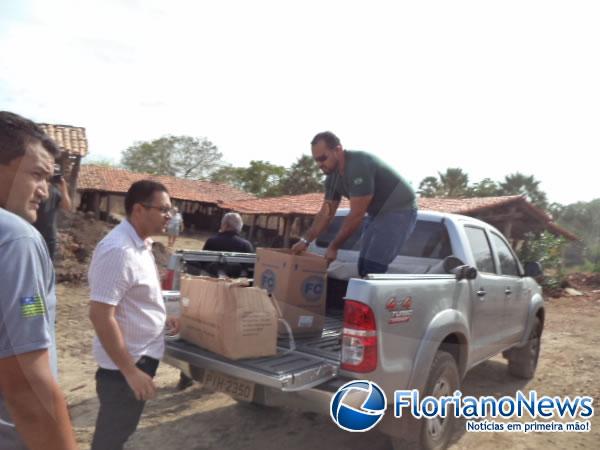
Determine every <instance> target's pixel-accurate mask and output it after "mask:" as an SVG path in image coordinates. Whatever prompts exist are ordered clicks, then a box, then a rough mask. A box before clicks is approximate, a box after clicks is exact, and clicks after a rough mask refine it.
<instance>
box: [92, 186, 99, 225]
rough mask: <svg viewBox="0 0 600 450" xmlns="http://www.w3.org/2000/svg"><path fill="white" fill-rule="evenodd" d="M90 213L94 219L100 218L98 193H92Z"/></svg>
mask: <svg viewBox="0 0 600 450" xmlns="http://www.w3.org/2000/svg"><path fill="white" fill-rule="evenodd" d="M92 211H94V217H95V218H96V219H99V218H100V192H98V191H94V193H93V194H92Z"/></svg>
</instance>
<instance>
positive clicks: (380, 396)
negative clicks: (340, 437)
mask: <svg viewBox="0 0 600 450" xmlns="http://www.w3.org/2000/svg"><path fill="white" fill-rule="evenodd" d="M386 408H387V400H386V398H385V394H384V393H383V391H382V390H381V388H380V387H379V386H377V384H375V383H373V382H372V381H368V380H358V381H351V382H350V383H346V384H345V385H343V386H342V387H341V388H339V389H338V391H337V392H336V393H335V395H334V396H333V398H332V399H331V408H330V415H331V419H332V420H333V421H334V422H335V423H336V424H337V426H338V427H340V428H341V429H343V430H346V431H369V430H370V429H371V428H373V427H374V426H375V425H377V423H379V421H380V420H381V418H382V417H383V415H384V414H385V411H386Z"/></svg>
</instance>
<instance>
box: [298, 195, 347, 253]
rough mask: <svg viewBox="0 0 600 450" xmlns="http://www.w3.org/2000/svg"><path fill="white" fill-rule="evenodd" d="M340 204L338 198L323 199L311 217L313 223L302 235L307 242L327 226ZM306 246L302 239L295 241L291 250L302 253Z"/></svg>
mask: <svg viewBox="0 0 600 450" xmlns="http://www.w3.org/2000/svg"><path fill="white" fill-rule="evenodd" d="M339 205H340V201H339V200H325V201H324V202H323V204H322V205H321V209H320V210H319V212H318V213H317V214H316V215H315V218H314V219H313V223H312V225H311V226H310V228H309V229H308V231H307V232H306V234H305V235H304V239H306V240H307V241H308V242H311V241H313V240H314V239H316V238H317V237H318V236H319V235H320V234H321V233H322V232H323V231H325V229H326V228H327V227H328V226H329V224H330V223H331V221H332V220H333V218H334V217H335V212H336V211H337V209H338V206H339ZM307 248H308V244H307V243H305V242H302V241H299V242H296V243H295V244H294V245H293V247H292V251H293V252H294V253H302V252H303V251H305V250H306V249H307Z"/></svg>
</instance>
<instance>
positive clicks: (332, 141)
mask: <svg viewBox="0 0 600 450" xmlns="http://www.w3.org/2000/svg"><path fill="white" fill-rule="evenodd" d="M319 141H323V142H325V145H327V148H330V149H332V150H333V149H334V148H336V147H337V146H338V145H340V138H338V137H337V136H336V135H335V134H333V133H332V132H331V131H323V132H321V133H318V134H317V135H316V136H315V137H314V138H313V140H312V141H310V145H315V144H316V143H317V142H319Z"/></svg>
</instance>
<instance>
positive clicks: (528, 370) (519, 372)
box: [506, 317, 543, 380]
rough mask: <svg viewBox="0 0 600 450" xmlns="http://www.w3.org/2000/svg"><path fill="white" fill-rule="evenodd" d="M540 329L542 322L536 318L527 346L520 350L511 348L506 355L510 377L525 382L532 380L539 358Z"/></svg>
mask: <svg viewBox="0 0 600 450" xmlns="http://www.w3.org/2000/svg"><path fill="white" fill-rule="evenodd" d="M542 329H543V325H542V322H541V321H540V319H539V318H538V317H536V318H535V321H534V322H533V327H532V329H531V333H530V334H529V339H528V340H527V344H525V345H524V346H523V347H520V348H513V349H511V350H509V351H508V352H507V353H506V357H507V358H508V372H509V373H510V374H511V375H513V376H515V377H517V378H523V379H526V380H529V379H531V378H533V376H534V375H535V369H536V368H537V363H538V359H539V357H540V344H541V338H542Z"/></svg>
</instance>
